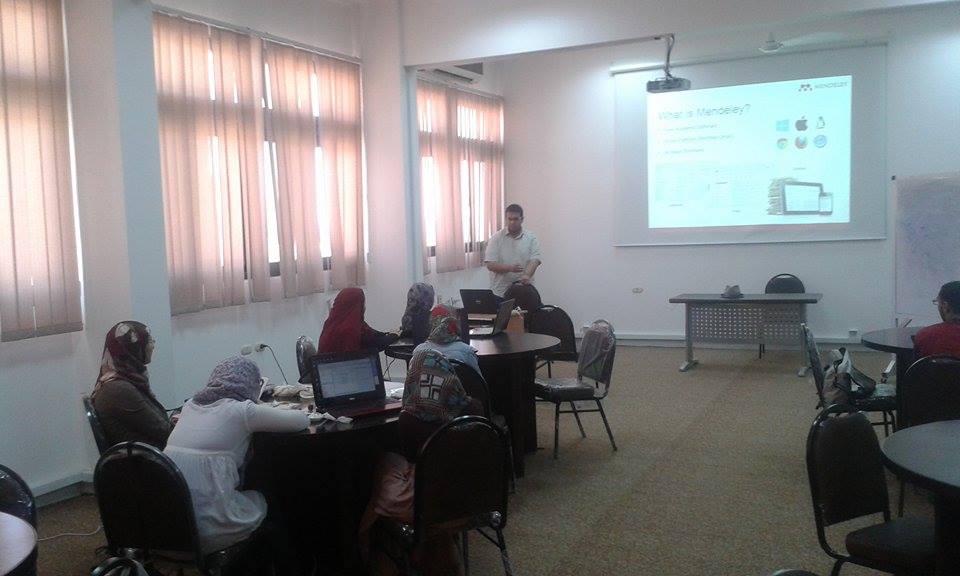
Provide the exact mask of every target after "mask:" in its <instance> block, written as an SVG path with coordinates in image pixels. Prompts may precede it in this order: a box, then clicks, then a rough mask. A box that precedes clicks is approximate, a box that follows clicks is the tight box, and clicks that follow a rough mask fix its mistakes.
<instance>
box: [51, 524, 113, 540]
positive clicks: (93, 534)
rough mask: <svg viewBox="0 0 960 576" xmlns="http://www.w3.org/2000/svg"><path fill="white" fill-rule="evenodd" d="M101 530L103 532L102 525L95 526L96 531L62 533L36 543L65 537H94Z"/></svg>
mask: <svg viewBox="0 0 960 576" xmlns="http://www.w3.org/2000/svg"><path fill="white" fill-rule="evenodd" d="M101 530H103V524H100V525H99V526H97V529H96V530H94V531H93V532H85V533H83V532H64V533H63V534H56V535H54V536H47V537H46V538H38V539H37V542H47V541H49V540H56V539H57V538H63V537H65V536H76V537H78V538H87V537H90V536H96V535H97V534H98V533H99V532H100V531H101Z"/></svg>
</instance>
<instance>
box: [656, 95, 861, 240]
mask: <svg viewBox="0 0 960 576" xmlns="http://www.w3.org/2000/svg"><path fill="white" fill-rule="evenodd" d="M852 90H853V78H852V76H831V77H826V78H806V79H800V80H789V81H784V82H765V83H761V84H745V85H740V86H725V87H721V88H707V89H701V90H688V91H684V92H666V93H660V94H649V95H647V190H648V194H647V202H648V204H649V205H648V211H647V214H648V217H649V222H648V226H649V227H650V228H651V229H655V228H701V227H714V226H721V227H722V226H757V225H781V224H832V223H846V222H849V221H850V142H851V128H850V127H851V106H852V103H851V95H852Z"/></svg>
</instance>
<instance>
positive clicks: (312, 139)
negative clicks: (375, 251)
mask: <svg viewBox="0 0 960 576" xmlns="http://www.w3.org/2000/svg"><path fill="white" fill-rule="evenodd" d="M154 44H155V53H156V68H157V70H156V76H157V91H158V102H159V111H160V114H159V117H160V134H161V157H162V163H163V190H164V206H165V211H166V236H167V260H168V268H169V274H170V291H171V308H172V311H173V313H174V314H179V313H184V312H191V311H196V310H201V309H204V308H215V307H221V306H229V305H234V304H242V303H244V302H246V301H247V300H248V299H249V300H252V301H260V300H267V299H269V292H270V291H269V278H270V276H271V273H272V274H273V275H279V276H280V277H281V283H282V285H283V295H284V296H285V297H292V296H298V295H303V294H309V293H312V292H319V291H322V290H324V289H325V288H327V287H335V288H339V287H342V286H348V285H356V284H359V283H362V281H363V259H362V257H361V256H360V255H362V254H363V253H364V250H363V235H362V232H361V233H360V234H356V233H354V231H355V230H356V229H357V228H358V227H359V229H360V230H361V231H362V227H363V220H364V218H363V215H364V213H363V209H362V200H361V199H362V185H361V178H360V172H361V163H360V160H359V159H360V146H361V138H360V114H359V110H360V81H359V77H360V70H359V66H358V65H357V64H354V63H351V62H344V61H341V60H337V59H334V58H330V57H326V56H321V55H319V54H315V53H313V52H310V51H307V50H302V49H298V48H294V47H290V46H286V45H282V44H278V43H275V42H269V41H265V40H262V39H260V38H256V37H254V36H250V35H247V34H240V33H237V32H232V31H228V30H223V29H220V28H217V27H214V26H210V25H207V24H205V23H202V22H196V21H192V20H188V19H184V18H180V17H173V16H166V15H163V14H156V15H155V18H154Z"/></svg>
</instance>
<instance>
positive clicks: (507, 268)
mask: <svg viewBox="0 0 960 576" xmlns="http://www.w3.org/2000/svg"><path fill="white" fill-rule="evenodd" d="M486 265H487V270H489V271H491V272H495V273H497V274H505V273H507V272H523V270H524V268H523V266H521V265H519V264H500V263H498V262H486ZM534 270H536V267H534Z"/></svg>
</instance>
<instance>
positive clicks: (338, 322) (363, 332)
mask: <svg viewBox="0 0 960 576" xmlns="http://www.w3.org/2000/svg"><path fill="white" fill-rule="evenodd" d="M365 311H366V299H365V297H364V295H363V290H361V289H359V288H344V289H343V290H341V291H340V293H339V294H337V297H336V298H334V300H333V307H331V308H330V315H329V316H327V319H326V321H325V322H324V323H323V331H322V332H321V333H320V339H319V340H318V341H317V352H318V353H321V354H329V353H331V352H356V351H358V350H366V349H377V350H379V349H383V348H386V347H387V346H389V345H390V344H392V343H393V342H394V341H396V339H397V338H398V337H399V336H397V334H394V333H392V332H378V331H377V330H374V329H373V328H371V327H370V326H368V325H367V323H366V321H364V319H363V313H364V312H365Z"/></svg>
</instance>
